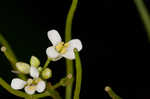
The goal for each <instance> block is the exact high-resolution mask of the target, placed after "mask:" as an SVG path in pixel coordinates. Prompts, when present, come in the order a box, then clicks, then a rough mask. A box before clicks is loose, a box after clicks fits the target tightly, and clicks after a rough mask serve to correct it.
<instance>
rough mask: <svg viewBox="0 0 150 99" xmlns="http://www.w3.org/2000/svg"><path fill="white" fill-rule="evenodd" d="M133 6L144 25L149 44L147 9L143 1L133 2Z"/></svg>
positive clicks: (149, 23) (149, 20) (149, 31)
mask: <svg viewBox="0 0 150 99" xmlns="http://www.w3.org/2000/svg"><path fill="white" fill-rule="evenodd" d="M134 3H135V5H136V6H137V9H138V11H139V13H140V16H141V19H142V21H143V23H144V26H145V29H146V31H147V33H148V40H149V42H150V17H149V13H148V10H147V8H146V7H145V5H144V2H143V0H134Z"/></svg>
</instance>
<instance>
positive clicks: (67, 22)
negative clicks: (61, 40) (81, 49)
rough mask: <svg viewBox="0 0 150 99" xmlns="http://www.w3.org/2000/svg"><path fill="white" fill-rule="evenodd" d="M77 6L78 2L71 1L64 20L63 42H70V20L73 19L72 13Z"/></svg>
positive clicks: (76, 0)
mask: <svg viewBox="0 0 150 99" xmlns="http://www.w3.org/2000/svg"><path fill="white" fill-rule="evenodd" d="M77 4H78V0H73V1H72V5H71V7H70V10H69V12H68V15H67V19H66V28H65V41H66V42H68V41H69V40H71V29H72V20H73V17H74V13H75V10H76V7H77Z"/></svg>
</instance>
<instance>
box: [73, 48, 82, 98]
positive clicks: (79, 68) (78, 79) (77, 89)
mask: <svg viewBox="0 0 150 99" xmlns="http://www.w3.org/2000/svg"><path fill="white" fill-rule="evenodd" d="M74 52H75V56H76V60H75V62H76V85H75V91H74V99H79V95H80V89H81V81H82V65H81V60H80V56H79V53H78V51H77V50H76V49H75V50H74Z"/></svg>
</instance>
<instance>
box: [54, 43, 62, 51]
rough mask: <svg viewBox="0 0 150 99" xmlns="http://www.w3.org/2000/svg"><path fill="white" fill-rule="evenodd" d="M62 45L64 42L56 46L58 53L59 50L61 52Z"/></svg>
mask: <svg viewBox="0 0 150 99" xmlns="http://www.w3.org/2000/svg"><path fill="white" fill-rule="evenodd" d="M63 45H64V42H60V43H59V44H58V45H57V46H56V50H57V51H58V52H59V51H60V50H62V48H63Z"/></svg>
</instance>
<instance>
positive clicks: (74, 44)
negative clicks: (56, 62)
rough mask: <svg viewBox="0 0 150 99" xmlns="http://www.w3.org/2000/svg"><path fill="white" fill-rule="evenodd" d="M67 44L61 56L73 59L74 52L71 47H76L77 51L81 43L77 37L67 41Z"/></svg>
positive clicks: (80, 47)
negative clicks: (65, 50)
mask: <svg viewBox="0 0 150 99" xmlns="http://www.w3.org/2000/svg"><path fill="white" fill-rule="evenodd" d="M68 44H69V46H68V48H67V52H66V53H64V54H63V55H62V56H64V57H65V58H67V59H71V60H72V59H75V54H74V51H73V49H74V48H76V49H77V50H78V51H80V50H81V49H82V43H81V41H80V40H79V39H73V40H71V41H69V42H68Z"/></svg>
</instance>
